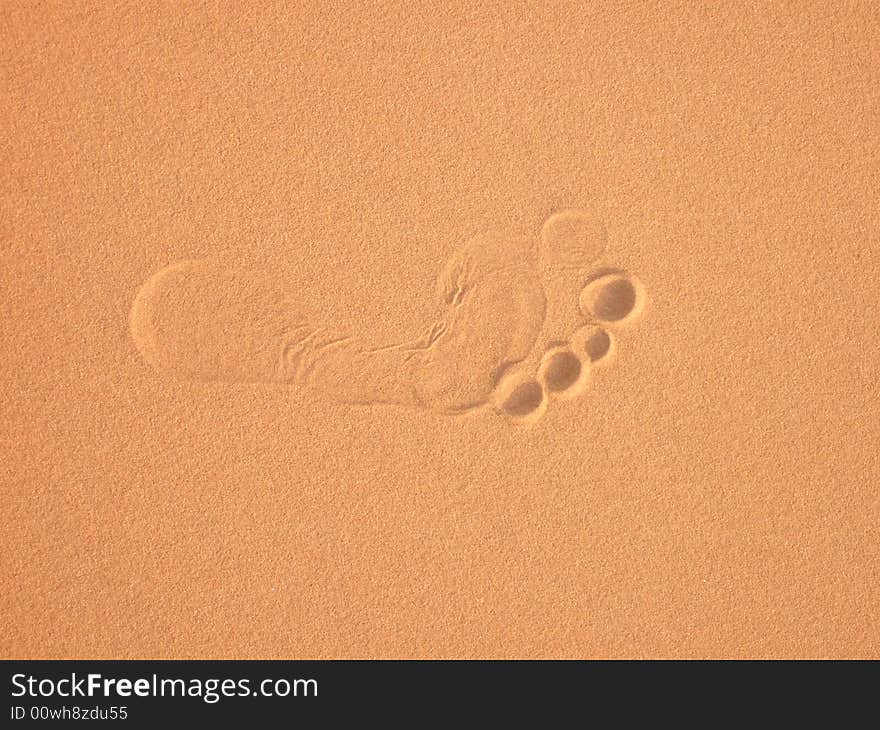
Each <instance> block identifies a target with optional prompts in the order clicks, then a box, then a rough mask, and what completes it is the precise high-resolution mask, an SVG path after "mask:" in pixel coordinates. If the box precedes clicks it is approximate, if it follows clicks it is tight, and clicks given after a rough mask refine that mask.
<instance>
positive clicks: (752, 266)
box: [0, 2, 880, 658]
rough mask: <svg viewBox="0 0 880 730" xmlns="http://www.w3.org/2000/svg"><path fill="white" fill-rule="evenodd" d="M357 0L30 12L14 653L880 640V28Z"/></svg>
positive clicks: (6, 129) (5, 433) (9, 503)
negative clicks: (358, 2) (359, 1)
mask: <svg viewBox="0 0 880 730" xmlns="http://www.w3.org/2000/svg"><path fill="white" fill-rule="evenodd" d="M144 5H146V7H144ZM354 5H355V4H351V3H340V4H337V5H327V4H326V3H303V4H299V5H298V6H297V7H292V6H291V4H288V3H277V4H269V3H247V4H246V7H245V6H243V5H241V4H238V3H228V4H226V3H223V4H214V3H209V4H205V5H204V6H203V7H202V6H196V5H195V4H184V5H181V4H178V3H162V4H153V3H146V4H142V3H122V2H116V3H111V2H106V3H97V2H95V3H87V2H81V3H40V4H36V3H24V2H7V3H3V4H2V7H0V26H2V29H3V34H2V35H3V41H2V44H3V53H2V61H0V65H2V76H3V87H2V103H0V130H2V151H3V156H2V159H3V165H2V173H0V174H2V177H0V180H2V194H0V200H2V215H0V245H2V248H0V251H2V254H0V260H2V269H0V277H2V279H0V281H2V287H0V303H2V323H3V324H2V327H0V352H2V355H3V358H2V380H0V389H2V390H0V395H2V399H0V418H2V421H0V422H2V429H0V444H2V453H3V467H2V469H0V485H2V504H3V510H2V514H3V516H2V520H0V525H2V550H3V559H2V597H0V611H2V613H0V615H2V625H3V627H4V630H3V632H2V636H0V655H2V657H4V658H25V657H27V658H232V657H237V658H397V657H414V658H428V657H432V658H441V657H456V658H463V657H476V658H503V657H512V658H544V657H556V658H575V657H578V658H590V657H597V658H604V657H703V658H713V657H780V658H781V657H841V658H856V657H872V658H878V657H880V551H878V545H880V534H878V524H880V496H878V494H880V490H878V486H880V458H878V453H880V451H878V443H880V405H878V386H877V382H878V372H880V334H878V332H880V327H878V325H880V314H878V305H877V299H878V294H880V283H878V282H880V253H878V241H880V194H878V189H880V188H878V186H880V134H878V130H880V13H878V11H877V9H876V8H875V7H874V6H873V5H872V4H871V3H854V4H847V5H846V6H839V7H838V6H835V5H834V4H831V5H829V4H828V3H825V2H800V3H791V4H781V3H769V4H759V3H730V4H726V5H725V6H724V7H721V6H717V7H713V8H703V7H701V4H699V3H673V4H668V5H665V6H664V7H663V8H662V9H661V8H653V7H652V8H648V7H647V6H646V4H644V3H635V2H634V3H631V4H628V5H627V6H625V7H624V6H623V5H626V4H623V5H622V4H620V3H607V4H604V3H603V4H597V5H596V6H595V7H585V5H586V4H583V3H570V4H557V3H546V4H529V5H526V4H519V3H500V2H499V3H487V2H484V3H476V4H474V3H452V4H449V3H445V4H439V5H438V4H437V3H414V2H407V3H388V2H385V3H376V4H363V5H372V6H373V7H372V8H355V7H354Z"/></svg>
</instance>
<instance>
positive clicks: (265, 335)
mask: <svg viewBox="0 0 880 730" xmlns="http://www.w3.org/2000/svg"><path fill="white" fill-rule="evenodd" d="M524 250H527V244H524V243H523V242H521V241H516V240H512V239H507V238H504V237H501V236H483V237H479V238H476V239H473V240H472V241H470V242H468V244H466V245H465V246H464V247H463V248H462V249H461V250H460V251H459V252H458V253H457V254H456V255H455V256H454V257H453V259H452V261H451V262H450V265H449V266H447V268H446V269H445V270H444V273H443V276H442V277H441V281H440V286H441V288H442V289H443V293H444V299H445V300H446V301H447V304H448V309H447V311H446V314H445V316H444V318H443V320H442V321H440V322H437V323H435V324H434V325H433V326H432V327H430V328H429V329H430V331H431V335H430V337H427V338H420V339H415V340H406V341H401V342H397V343H391V344H385V345H377V344H376V343H370V342H368V341H367V340H366V339H365V338H363V337H355V336H348V335H346V334H345V333H342V332H339V331H337V330H334V329H332V328H328V327H325V326H320V325H315V324H313V323H310V322H307V321H305V320H304V319H303V318H302V317H301V316H298V315H297V313H296V311H295V307H294V306H293V301H292V298H291V297H290V296H289V289H288V287H287V286H286V285H285V283H284V282H281V281H279V280H277V279H276V278H274V277H272V276H270V275H268V274H266V273H262V272H253V271H245V270H233V269H230V268H228V267H224V266H222V265H220V264H218V263H215V262H211V261H206V260H196V261H184V262H180V263H177V264H174V265H172V266H169V267H167V268H165V269H162V270H161V271H159V272H158V273H156V274H155V275H153V276H152V277H151V278H150V279H149V280H148V281H147V282H146V283H145V284H144V285H143V287H142V288H141V290H140V291H139V292H138V294H137V296H136V298H135V301H134V304H133V306H132V309H131V316H130V327H131V334H132V338H133V340H134V342H135V344H136V346H137V348H138V350H139V351H140V353H141V354H142V355H143V357H144V358H145V359H146V360H147V361H148V362H149V363H150V364H151V365H153V366H154V367H155V368H156V369H157V370H158V371H160V372H163V373H168V374H172V375H175V376H177V377H182V378H189V379H197V380H204V381H225V382H266V383H271V382H274V383H288V384H292V385H294V386H297V387H301V388H303V389H306V390H308V391H310V392H312V393H314V394H316V395H319V396H323V397H328V398H331V399H334V400H338V401H341V402H345V403H360V404H377V403H388V404H399V405H413V406H422V407H431V408H435V409H438V410H442V411H447V412H461V411H464V410H467V409H470V408H473V407H477V406H480V405H483V404H484V403H486V402H487V400H488V399H489V397H490V396H491V394H492V391H493V389H494V387H495V385H496V383H497V379H498V376H499V374H500V373H501V372H502V371H503V370H504V369H505V368H506V367H507V366H508V365H509V364H511V363H515V362H518V361H519V360H521V359H522V358H524V357H525V356H526V355H527V354H528V352H529V351H530V350H531V349H532V346H533V344H534V342H535V338H536V337H537V334H538V332H539V331H540V329H541V325H542V323H543V319H544V293H543V289H542V287H541V283H540V279H539V277H538V276H537V273H536V271H535V270H534V267H533V266H532V265H530V263H529V259H528V258H527V257H524V256H523V251H524Z"/></svg>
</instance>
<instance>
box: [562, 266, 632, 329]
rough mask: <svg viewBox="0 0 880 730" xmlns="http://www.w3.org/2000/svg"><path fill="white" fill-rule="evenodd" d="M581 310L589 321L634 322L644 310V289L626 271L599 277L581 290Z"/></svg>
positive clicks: (603, 274)
mask: <svg viewBox="0 0 880 730" xmlns="http://www.w3.org/2000/svg"><path fill="white" fill-rule="evenodd" d="M578 306H579V308H580V310H581V313H582V314H583V315H584V316H585V317H587V318H589V319H593V320H596V321H598V322H608V323H613V324H618V325H619V324H624V323H626V322H629V321H631V320H634V319H635V318H636V317H638V316H639V314H641V312H642V310H643V309H644V306H645V292H644V287H643V286H642V284H641V282H640V281H639V280H638V279H636V278H635V277H634V276H632V275H631V274H627V273H626V272H623V271H613V272H610V273H599V274H597V275H596V276H594V277H593V278H592V279H590V280H589V281H587V283H586V285H585V286H584V288H583V289H582V290H581V293H580V297H579V299H578Z"/></svg>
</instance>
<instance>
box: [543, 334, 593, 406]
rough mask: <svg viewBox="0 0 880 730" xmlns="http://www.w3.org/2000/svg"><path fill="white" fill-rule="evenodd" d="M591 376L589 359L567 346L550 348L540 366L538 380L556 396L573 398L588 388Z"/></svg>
mask: <svg viewBox="0 0 880 730" xmlns="http://www.w3.org/2000/svg"><path fill="white" fill-rule="evenodd" d="M589 378H590V363H589V360H586V359H582V358H580V357H579V356H578V355H577V353H575V352H574V351H573V350H571V349H569V348H567V347H557V348H553V349H552V350H549V351H548V352H547V353H546V354H545V355H544V357H543V359H542V360H541V365H540V367H539V368H538V380H539V381H540V382H541V384H542V385H543V386H544V389H545V390H546V391H547V392H548V393H549V394H550V395H551V396H553V397H556V398H573V397H575V396H576V395H580V394H581V393H582V392H583V391H584V390H585V388H586V386H587V382H588V381H589Z"/></svg>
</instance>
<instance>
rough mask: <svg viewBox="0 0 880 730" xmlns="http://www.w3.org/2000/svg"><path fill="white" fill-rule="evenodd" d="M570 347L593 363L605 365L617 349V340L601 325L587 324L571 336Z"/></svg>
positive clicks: (612, 357)
mask: <svg viewBox="0 0 880 730" xmlns="http://www.w3.org/2000/svg"><path fill="white" fill-rule="evenodd" d="M571 349H572V350H574V351H575V352H577V353H578V354H581V355H585V356H586V357H588V358H589V360H590V362H591V363H592V364H593V365H596V366H598V365H601V366H604V365H607V364H609V363H610V362H611V361H612V360H613V359H614V355H615V352H616V350H617V341H616V340H615V338H614V337H612V335H611V333H609V332H608V331H607V330H606V329H604V328H603V327H600V326H598V325H587V326H586V327H581V328H580V329H579V330H577V331H576V332H575V333H574V334H573V335H572V336H571Z"/></svg>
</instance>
